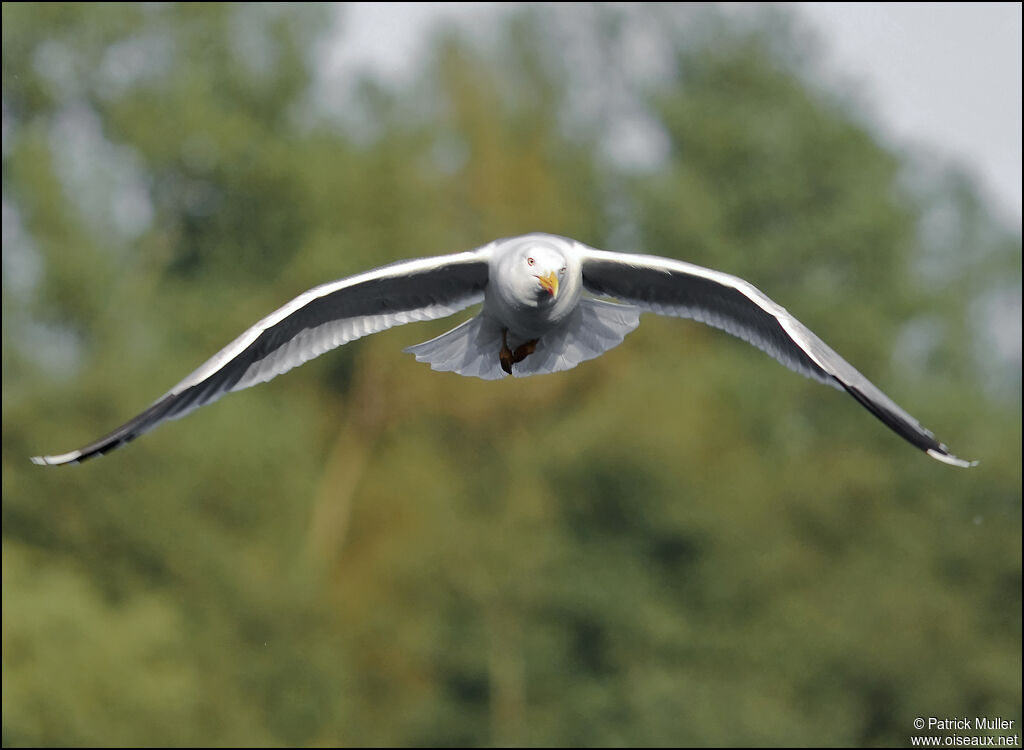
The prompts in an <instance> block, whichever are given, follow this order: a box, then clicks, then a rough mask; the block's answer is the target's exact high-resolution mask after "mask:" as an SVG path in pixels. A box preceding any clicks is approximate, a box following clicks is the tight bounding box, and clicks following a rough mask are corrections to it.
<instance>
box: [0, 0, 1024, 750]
mask: <svg viewBox="0 0 1024 750" xmlns="http://www.w3.org/2000/svg"><path fill="white" fill-rule="evenodd" d="M1018 7H1019V6H1018ZM484 11H486V13H484ZM481 13H484V15H483V16H481V17H480V18H484V17H486V19H487V21H486V23H483V22H480V23H476V22H473V23H467V22H465V21H462V22H460V23H458V24H456V25H443V26H440V27H438V28H437V29H436V30H435V31H434V32H432V33H431V34H430V35H429V36H425V37H424V39H423V41H422V43H421V44H419V45H418V46H417V47H416V52H415V57H413V58H412V62H411V64H408V65H406V67H404V68H403V69H402V72H401V73H400V74H398V75H393V74H389V73H387V72H383V73H382V72H380V71H379V70H377V71H376V72H375V70H374V68H372V67H371V68H364V67H362V66H361V65H357V64H356V62H355V61H357V60H359V59H360V57H359V54H358V52H359V50H358V49H353V50H351V51H348V52H347V51H346V45H349V44H351V45H353V47H354V48H355V47H358V43H357V42H354V41H352V39H351V35H349V34H347V33H346V28H347V27H346V24H347V23H349V22H350V19H351V17H352V11H351V10H350V9H348V8H344V7H332V6H277V5H262V4H261V5H255V6H247V5H230V6H225V5H216V4H205V3H204V4H189V5H175V4H145V5H138V6H131V5H70V6H66V5H60V4H54V3H47V4H45V5H43V4H40V5H36V4H4V6H3V53H2V54H3V99H2V105H3V111H2V116H3V519H2V520H3V743H4V745H24V744H59V745H68V744H118V745H132V744H136V743H138V744H143V745H151V744H172V745H179V744H202V743H207V742H209V743H211V744H215V745H225V744H300V745H314V744H331V745H333V744H346V745H361V744H369V745H384V744H401V745H408V744H417V745H512V744H529V745H535V744H537V745H539V744H554V745H584V746H588V745H609V744H629V745H644V744H650V745H669V744H684V745H685V744H715V745H723V744H740V745H742V744H750V745H769V744H794V745H821V744H823V745H846V744H851V745H896V744H899V745H903V744H906V743H907V740H908V737H909V736H910V735H911V734H915V733H916V732H914V731H913V730H912V721H913V719H914V718H915V717H917V716H936V717H946V716H963V715H969V716H975V715H978V716H1003V717H1006V718H1010V719H1014V720H1015V721H1016V724H1015V726H1016V727H1017V728H1018V729H1019V727H1020V718H1021V717H1020V706H1021V649H1020V647H1021V515H1020V512H1021V458H1020V456H1021V343H1020V336H1021V319H1020V318H1021V241H1020V218H1019V216H1020V205H1019V193H1018V197H1017V201H1016V204H1015V205H1014V201H1013V199H1012V198H1011V199H1010V200H1009V201H1007V200H1006V199H999V198H993V197H992V195H993V194H994V193H993V191H992V190H991V189H990V188H984V189H979V187H978V183H977V181H976V179H975V177H974V173H973V172H972V171H971V170H970V169H968V168H965V167H962V166H960V165H959V164H958V163H956V162H955V161H951V160H947V159H945V158H943V157H942V156H940V155H937V153H936V151H935V150H934V149H930V148H916V147H915V145H914V143H913V142H912V140H911V139H909V138H907V137H893V136H892V135H891V134H887V133H884V132H883V131H882V129H881V127H880V125H879V122H878V119H877V117H876V114H875V109H874V107H873V106H872V105H871V103H870V101H868V100H867V99H866V97H865V96H864V92H863V91H862V90H861V89H859V88H858V85H857V82H856V81H845V80H843V78H842V76H837V75H835V72H834V67H832V66H833V62H834V61H833V62H830V60H831V59H832V58H831V55H832V54H833V52H832V51H831V48H830V47H829V46H828V41H827V40H828V37H827V36H823V35H818V34H817V33H815V32H813V31H812V30H811V27H810V26H809V25H808V22H807V21H806V20H805V19H804V18H803V16H802V13H803V11H800V10H799V9H795V10H794V9H793V8H790V7H775V6H760V5H756V6H741V7H739V8H737V7H735V6H728V7H725V8H720V7H716V6H703V5H668V6H664V5H655V6H648V5H642V4H628V5H624V6H618V5H616V6H605V5H583V4H572V5H554V6H536V7H535V6H516V7H514V8H511V9H505V10H503V11H502V12H501V13H498V12H497V11H496V10H494V9H487V8H485V9H483V10H482V11H481ZM998 18H999V17H998V16H995V17H994V19H995V20H994V21H993V23H994V24H995V25H996V26H1000V25H1001V22H999V21H998ZM1016 18H1017V19H1018V28H1019V10H1018V14H1017V16H1016ZM363 28H364V29H367V28H368V29H369V30H365V31H364V32H362V33H363V34H364V35H365V34H377V35H381V36H383V37H384V38H385V39H386V38H387V34H388V33H389V30H388V29H387V28H386V27H379V26H378V27H376V28H375V27H372V26H371V27H365V26H364V27H363ZM374 28H375V30H374ZM993 33H995V30H993ZM1018 38H1019V31H1018ZM364 43H365V42H364ZM949 46H950V50H951V52H950V54H951V55H956V54H959V53H960V50H958V48H957V45H956V43H955V40H950V41H949ZM346 55H350V58H346ZM346 60H347V62H346ZM361 70H366V71H367V72H365V73H361V72H359V71H361ZM1004 73H1005V74H1006V75H1010V74H1009V73H1008V72H1006V71H1004V70H1002V69H998V68H996V69H993V71H992V77H993V79H994V80H998V78H999V76H1002V75H1004ZM1012 74H1013V75H1014V76H1016V78H1012V77H1011V78H1010V79H1009V80H1011V83H1010V84H1009V86H1010V88H1011V89H1013V88H1014V87H1015V90H1014V95H1016V96H1017V97H1018V98H1019V94H1020V91H1019V89H1020V84H1019V76H1020V71H1019V65H1018V67H1017V69H1016V70H1015V71H1012ZM1013 81H1016V82H1015V83H1014V82H1013ZM1017 114H1018V117H1019V108H1018V113H1017ZM1018 127H1019V125H1018ZM1009 158H1011V159H1012V158H1016V159H1017V161H1018V163H1017V174H1018V175H1019V158H1020V157H1019V150H1018V151H1017V154H1016V156H1015V157H1014V156H1011V157H1009ZM1018 182H1019V177H1018ZM1018 189H1019V184H1018ZM527 231H548V232H554V233H558V234H564V235H568V236H572V237H576V238H578V239H580V240H582V241H584V242H586V243H588V244H591V245H595V246H598V247H604V248H607V249H613V250H640V251H644V252H649V253H654V254H660V255H665V256H672V257H679V258H682V259H685V260H688V261H691V262H695V263H699V264H702V265H707V266H710V267H713V268H717V269H721V270H725V271H728V272H731V273H735V274H737V275H740V276H742V277H744V278H746V279H748V280H750V281H752V282H753V283H755V284H756V285H757V286H758V287H760V288H761V289H763V290H764V291H765V292H767V293H768V294H769V295H771V296H772V297H773V298H775V299H776V300H778V301H779V302H780V303H781V304H783V305H784V306H786V307H787V308H788V309H789V310H790V311H792V312H793V313H795V314H796V315H797V316H798V317H799V318H800V319H801V320H802V321H804V322H805V323H806V324H808V325H809V326H810V327H811V328H812V329H813V330H815V331H816V332H817V333H818V334H819V335H821V336H822V337H823V338H824V339H825V340H826V341H827V342H829V343H830V344H831V345H832V346H833V347H834V348H836V349H837V350H838V351H839V352H840V353H841V354H843V355H844V356H845V357H846V358H848V359H849V360H850V361H851V362H852V363H854V365H855V366H857V367H858V368H859V369H861V370H862V371H863V372H864V373H865V374H867V375H868V376H869V377H870V378H872V380H874V381H875V382H876V383H877V384H878V385H879V386H881V387H882V388H883V390H885V391H886V392H887V393H889V394H890V395H891V396H893V397H894V398H895V399H896V400H897V401H898V402H899V403H901V404H902V405H903V406H904V407H905V408H906V409H907V410H908V411H910V412H911V413H912V414H914V415H915V416H916V417H918V418H919V419H920V420H921V421H922V422H923V423H924V424H925V425H926V426H928V427H929V428H931V429H933V430H934V431H935V432H936V433H937V434H938V436H939V437H940V438H941V439H943V440H944V441H946V442H948V443H949V445H950V446H951V448H952V449H953V450H954V452H956V453H958V454H959V455H961V456H964V457H966V458H978V459H980V460H981V465H980V466H979V467H978V468H977V469H974V470H971V471H958V470H955V469H953V468H950V467H946V466H943V465H941V464H939V463H937V462H935V461H933V460H931V459H928V458H927V457H925V456H923V455H922V454H920V453H919V452H917V451H915V450H914V449H913V448H912V447H911V446H909V445H907V444H905V443H904V442H903V441H902V440H900V439H899V438H898V437H896V436H895V435H893V434H892V433H890V432H889V431H888V430H886V429H885V427H884V426H882V425H881V424H879V423H878V422H877V420H875V419H873V418H872V417H871V416H870V415H869V414H867V413H866V412H865V411H864V410H863V409H862V408H861V407H859V406H858V405H857V404H856V403H855V402H854V401H853V400H852V399H850V398H848V397H845V396H844V395H842V394H839V393H836V392H835V391H833V390H831V389H828V388H823V387H821V386H820V385H817V384H815V383H813V382H811V381H807V380H804V379H802V378H800V377H798V376H795V375H794V374H792V373H790V372H789V371H787V370H785V369H784V368H782V367H780V366H778V365H777V364H775V363H774V362H773V361H771V360H770V359H769V358H767V357H766V356H765V355H763V354H762V353H760V352H758V351H756V350H754V349H752V348H750V347H749V346H747V345H746V344H744V343H742V342H739V341H735V340H733V339H731V338H730V337H728V336H726V335H724V334H721V333H720V332H717V331H714V330H711V329H707V328H704V327H702V326H700V325H698V324H694V323H691V322H686V321H678V320H662V319H657V318H655V317H650V316H647V317H645V319H644V321H643V324H642V325H641V326H640V328H639V329H638V330H637V331H636V332H635V333H633V334H631V335H630V337H629V338H628V340H627V341H626V342H625V343H624V344H623V345H622V346H620V347H619V348H617V349H615V350H613V351H612V352H610V353H609V354H607V355H605V356H604V357H602V358H600V359H598V360H595V361H593V362H590V363H586V364H585V365H583V366H581V367H579V368H577V369H575V370H573V371H571V372H568V373H563V374H560V375H557V376H551V377H547V378H531V379H525V380H522V381H518V380H511V379H510V380H509V381H502V382H497V383H487V382H483V381H475V380H471V379H466V378H460V377H458V376H455V375H451V374H441V373H433V372H431V371H430V370H429V369H428V368H427V367H426V366H425V365H422V364H418V363H416V362H415V361H414V360H413V358H412V357H411V356H409V355H404V354H402V353H401V352H400V350H401V348H402V347H404V346H407V345H409V344H413V343H417V342H419V341H422V340H425V339H427V338H429V337H431V336H433V335H436V334H438V333H441V332H442V331H444V330H446V329H447V328H449V327H451V326H452V324H453V322H452V321H437V322H434V323H430V324H420V325H416V326H405V327H400V328H397V329H392V330H391V331H388V332H385V333H382V334H378V335H376V336H374V337H372V338H370V339H366V340H362V341H359V342H355V343H353V344H350V345H348V346H346V347H344V348H343V349H341V350H339V351H336V352H333V353H331V354H329V355H326V356H324V357H322V358H320V359H318V360H316V361H314V362H311V363H309V364H307V365H305V366H304V367H302V368H300V369H298V370H296V371H293V372H291V373H289V374H287V375H285V376H283V377H281V378H278V379H276V380H274V381H273V382H271V383H269V384H267V385H264V386H260V387H259V388H255V389H252V390H249V391H245V392H242V393H238V394H234V395H231V396H229V397H228V398H226V399H224V401H222V402H220V403H218V404H216V405H214V406H211V407H209V408H207V409H204V410H201V411H199V412H197V413H196V414H194V415H192V416H190V417H188V418H187V419H185V420H183V421H181V422H175V423H172V424H169V425H166V426H164V427H162V428H160V429H159V430H158V431H156V432H154V433H151V434H149V435H147V436H145V437H144V438H142V439H140V440H139V441H137V442H135V443H132V444H131V445H130V446H129V447H127V448H125V449H123V450H121V451H118V452H117V453H115V454H112V455H110V456H108V457H106V458H104V459H103V460H96V461H93V462H90V463H87V464H85V465H83V466H79V467H71V468H67V469H60V470H57V469H52V470H45V469H41V468H39V467H36V466H33V465H31V464H29V463H28V460H27V457H28V456H30V455H35V454H37V453H39V452H50V453H53V452H61V451H65V450H69V449H71V448H74V447H78V446H79V445H81V444H82V443H84V442H86V441H88V440H91V439H93V438H95V437H98V436H99V435H100V434H102V433H105V432H106V431H109V430H110V429H112V428H113V427H115V426H117V425H118V424H120V423H121V422H123V421H124V420H125V419H127V418H128V417H130V416H132V415H133V414H135V413H136V412H137V411H138V410H140V409H141V408H142V407H144V406H145V405H146V404H147V403H149V402H150V401H152V400H153V399H154V398H156V397H157V396H159V395H160V394H161V393H163V392H164V391H165V390H166V389H167V388H169V387H170V386H171V385H173V384H174V383H175V382H177V381H178V380H179V379H180V378H181V377H183V376H184V375H185V374H187V373H188V372H189V371H191V370H192V369H193V368H194V367H195V366H196V365H198V364H200V363H201V362H202V361H204V360H205V359H206V358H207V357H208V356H209V355H210V354H212V353H213V352H214V351H216V350H217V349H219V348H220V347H221V346H223V345H224V344H225V343H227V342H228V341H229V340H231V339H232V338H233V337H234V336H236V335H237V334H238V333H239V332H241V331H242V330H244V329H245V328H246V327H248V326H249V325H251V324H252V323H253V322H255V321H256V320H258V319H259V318H260V317H262V316H263V315H265V314H266V313H267V312H269V311H271V310H272V309H274V308H276V307H278V306H279V305H281V304H282V303H284V302H286V301H287V300H289V299H291V298H292V297H293V296H295V295H296V294H297V293H299V292H301V291H302V290H304V289H306V288H308V287H310V286H313V285H315V284H319V283H321V282H324V281H327V280H330V279H334V278H339V277H341V276H345V275H347V274H350V273H354V272H357V271H361V270H365V269H366V268H369V267H372V266H375V265H379V264H382V263H385V262H388V261H391V260H394V259H398V258H406V257H414V256H419V255H432V254H439V253H445V252H455V251H459V250H464V249H469V248H472V247H475V246H478V245H480V244H483V243H485V242H487V241H489V240H491V239H493V238H495V237H501V236H507V235H512V234H520V233H524V232H527Z"/></svg>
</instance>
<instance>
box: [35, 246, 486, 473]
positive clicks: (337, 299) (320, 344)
mask: <svg viewBox="0 0 1024 750" xmlns="http://www.w3.org/2000/svg"><path fill="white" fill-rule="evenodd" d="M491 251H492V245H486V246H485V247H482V248H480V249H478V250H473V251H469V252H465V253H456V254H454V255H442V256H439V257H435V258H421V259H418V260H407V261H399V262H398V263H392V264H390V265H387V266H383V267H381V268H378V269H375V270H373V271H367V272H366V273H361V274H357V275H355V276H350V277H348V278H345V279H340V280H338V281H333V282H331V283H329V284H322V285H321V286H318V287H314V288H313V289H310V290H309V291H307V292H304V293H303V294H300V295H299V296H298V297H296V298H295V299H293V300H292V301H291V302H289V303H288V304H287V305H285V306H284V307H282V308H280V309H279V310H276V311H274V312H272V313H271V314H270V315H268V316H267V317H265V318H264V319H263V320H261V321H260V322H259V323H257V324H256V325H254V326H253V327H252V328H250V329H249V330H247V331H246V332H245V333H243V334H242V335H241V336H239V337H238V338H237V339H235V340H234V341H232V342H231V343H230V344H228V345H227V346H226V347H224V348H223V349H222V350H221V351H219V352H217V354H215V355H214V356H213V357H212V358H211V359H210V360H209V361H207V362H206V363H205V364H203V365H202V366H200V367H199V368H198V369H197V370H195V372H193V373H192V374H191V375H189V376H188V377H186V378H185V379H184V380H182V381H181V382H180V383H178V384H177V385H176V386H174V387H173V388H172V389H171V390H170V391H168V392H167V393H166V394H165V395H164V396H162V397H161V398H159V399H158V400H157V401H156V402H154V403H153V404H152V405H151V406H150V407H149V408H148V409H146V410H145V411H143V412H142V413H141V414H139V415H138V416H136V417H134V418H133V419H131V420H130V421H128V422H126V423H125V424H123V425H122V426H121V427H118V428H117V429H116V430H114V431H113V432H111V433H110V434H109V435H107V436H106V437H103V438H100V439H99V440H96V441H95V442H93V443H90V444H89V445H86V446H85V447H83V448H80V449H79V450H76V451H71V452H70V453H64V454H61V455H56V456H36V457H34V458H33V459H32V461H33V462H35V463H37V464H48V465H58V464H68V463H77V462H79V461H84V460H85V459H87V458H90V457H92V456H96V455H101V454H103V453H106V452H108V451H111V450H113V449H114V448H117V447H119V446H121V445H124V444H125V443H127V442H128V441H129V440H132V439H134V438H136V437H138V436H139V435H141V434H143V433H144V432H147V431H149V430H151V429H153V428H154V427H156V426H157V425H159V424H160V423H162V422H164V421H166V420H168V419H178V418H179V417H183V416H185V415H186V414H188V413H189V412H191V411H193V410H195V409H198V408H199V407H200V406H205V405H206V404H209V403H212V402H214V401H216V400H217V399H218V398H220V397H221V396H223V395H224V394H225V393H227V392H229V391H239V390H241V389H243V388H248V387H249V386H252V385H256V384H257V383H263V382H266V381H267V380H270V379H271V378H273V377H275V376H277V375H280V374H281V373H283V372H286V371H288V370H290V369H292V368H293V367H296V366H298V365H301V364H302V363H303V362H306V361H307V360H310V359H313V358H314V357H318V356H320V355H321V354H323V353H324V352H326V351H328V350H330V349H334V348H335V347H338V346H341V345H342V344H346V343H348V342H349V341H353V340H354V339H357V338H360V337H362V336H367V335H369V334H371V333H377V332H378V331H383V330H384V329H386V328H391V327H392V326H396V325H401V324H403V323H411V322H413V321H418V320H433V319H435V318H442V317H445V316H448V315H451V314H453V313H456V312H458V311H459V310H462V309H464V308H466V307H469V306H470V305H473V304H475V303H477V302H480V301H482V300H483V295H484V288H485V287H486V286H487V268H488V259H489V258H490V255H491Z"/></svg>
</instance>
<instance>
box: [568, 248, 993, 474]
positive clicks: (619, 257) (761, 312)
mask: <svg viewBox="0 0 1024 750" xmlns="http://www.w3.org/2000/svg"><path fill="white" fill-rule="evenodd" d="M576 247H577V249H578V251H579V253H580V256H581V262H582V266H583V286H584V288H585V289H587V290H588V291H590V292H592V293H593V294H597V295H603V296H608V297H615V298H617V299H620V300H622V301H624V302H628V303H630V304H632V305H636V306H637V307H639V308H641V309H643V310H647V311H649V312H654V313H658V314H659V315H671V316H675V317H680V318H692V319H694V320H699V321H701V322H702V323H706V324H708V325H710V326H713V327H715V328H720V329H721V330H723V331H726V332H727V333H731V334H732V335H733V336H736V337H738V338H741V339H743V340H744V341H746V342H748V343H750V344H753V345H754V346H756V347H757V348H758V349H761V350H763V351H765V352H767V353H768V354H770V355H771V356H772V357H774V358H775V359H776V360H778V361H779V362H781V363H782V364H784V365H786V367H789V368H790V369H791V370H795V371H796V372H799V373H800V374H802V375H806V376H807V377H810V378H814V379H815V380H817V381H819V382H821V383H825V384H827V385H831V386H833V387H835V388H841V389H845V390H846V391H848V392H849V393H850V395H852V396H853V397H854V398H855V399H857V401H859V402H860V403H861V404H862V405H863V406H864V407H865V408H866V409H868V411H870V412H871V413H872V414H874V415H875V416H876V417H878V418H879V419H880V420H882V422H884V423H885V424H886V425H888V426H889V428H891V429H892V430H893V431H894V432H896V433H897V434H898V435H900V436H901V437H903V438H904V439H906V440H907V441H909V442H910V443H913V444H914V445H916V446H917V447H918V448H920V449H921V450H923V451H925V452H926V453H927V454H928V455H930V456H931V457H932V458H936V459H938V460H939V461H943V462H945V463H948V464H952V465H954V466H964V467H966V466H973V465H974V464H976V463H977V462H976V461H975V462H970V461H964V460H963V459H960V458H957V457H956V456H954V455H952V454H951V453H950V452H949V450H948V449H947V448H946V446H945V445H943V444H942V443H940V442H939V441H937V440H936V439H935V436H934V435H932V433H931V432H929V431H928V430H926V429H925V428H924V427H922V426H921V424H920V423H919V422H918V421H917V420H916V419H914V418H913V417H912V416H910V415H909V414H907V412H905V411H903V409H901V408H900V407H899V406H897V405H896V403H895V402H893V401H892V399H890V398H889V397H888V396H886V395H885V394H884V393H882V392H881V391H880V390H879V389H878V388H877V387H875V386H874V385H873V384H872V383H871V382H870V381H869V380H868V379H867V378H865V377H864V376H863V375H861V374H860V373H859V372H858V371H857V370H856V369H855V368H854V367H853V366H852V365H851V364H850V363H849V362H847V361H846V360H845V359H843V358H842V357H840V356H839V355H838V354H836V352H834V351H833V350H832V349H831V348H830V347H829V346H828V345H826V344H825V342H823V341H822V340H821V339H820V338H818V337H817V336H815V335H814V333H812V332H811V331H810V330H809V329H808V328H807V326H805V325H804V324H803V323H801V322H800V321H799V320H797V319H796V318H794V317H793V316H792V315H790V314H789V313H788V312H787V311H786V310H785V308H783V307H781V306H780V305H778V304H776V303H775V302H773V301H772V300H771V299H769V298H768V297H767V296H766V295H765V294H764V293H762V292H761V291H760V290H758V289H757V288H756V287H754V286H753V285H752V284H749V283H747V282H746V281H744V280H743V279H740V278H738V277H736V276H730V275H729V274H727V273H721V272H719V271H712V270H710V269H707V268H702V267H701V266H695V265H693V264H692V263H684V262H683V261H680V260H672V259H669V258H660V257H657V256H653V255H631V254H626V253H610V252H605V251H603V250H594V249H593V248H588V247H586V246H585V245H582V244H579V243H577V246H576Z"/></svg>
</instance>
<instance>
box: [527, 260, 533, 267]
mask: <svg viewBox="0 0 1024 750" xmlns="http://www.w3.org/2000/svg"><path fill="white" fill-rule="evenodd" d="M533 263H534V260H533V258H527V259H526V264H527V265H529V266H532V265H533Z"/></svg>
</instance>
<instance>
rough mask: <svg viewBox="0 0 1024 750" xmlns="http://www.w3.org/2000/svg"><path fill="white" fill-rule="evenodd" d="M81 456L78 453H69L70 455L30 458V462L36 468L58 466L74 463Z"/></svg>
mask: <svg viewBox="0 0 1024 750" xmlns="http://www.w3.org/2000/svg"><path fill="white" fill-rule="evenodd" d="M81 456H82V454H81V452H80V451H71V453H62V454H61V455H59V456H32V458H31V459H30V460H31V461H32V463H34V464H36V465H37V466H60V465H61V464H71V463H75V462H76V461H78V459H79V458H81Z"/></svg>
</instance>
